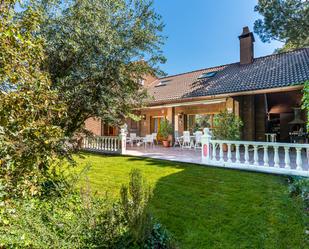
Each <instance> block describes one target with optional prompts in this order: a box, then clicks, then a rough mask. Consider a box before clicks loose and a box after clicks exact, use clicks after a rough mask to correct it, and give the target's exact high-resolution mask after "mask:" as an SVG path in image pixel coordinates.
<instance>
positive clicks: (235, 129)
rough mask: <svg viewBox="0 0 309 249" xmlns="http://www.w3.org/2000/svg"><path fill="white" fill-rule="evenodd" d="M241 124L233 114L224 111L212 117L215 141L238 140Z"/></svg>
mask: <svg viewBox="0 0 309 249" xmlns="http://www.w3.org/2000/svg"><path fill="white" fill-rule="evenodd" d="M242 126H243V122H242V121H241V119H240V118H239V117H237V116H236V115H235V114H234V113H230V112H228V111H227V110H224V111H222V112H220V113H218V114H216V115H215V116H214V128H213V134H214V137H215V138H216V139H222V140H239V139H240V132H241V131H240V129H241V127H242Z"/></svg>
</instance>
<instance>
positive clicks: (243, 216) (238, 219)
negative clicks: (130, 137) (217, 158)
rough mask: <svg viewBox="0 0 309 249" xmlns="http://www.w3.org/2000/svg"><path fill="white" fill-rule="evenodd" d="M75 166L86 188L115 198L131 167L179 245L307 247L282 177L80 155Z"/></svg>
mask: <svg viewBox="0 0 309 249" xmlns="http://www.w3.org/2000/svg"><path fill="white" fill-rule="evenodd" d="M83 156H84V158H77V161H78V163H79V168H78V169H81V168H82V167H84V166H85V165H87V164H91V169H90V171H89V172H88V173H87V174H88V176H89V181H90V184H91V187H92V190H95V191H97V192H98V194H101V195H104V194H105V193H107V194H108V195H109V196H110V197H112V198H117V197H118V196H119V188H120V186H121V185H122V184H123V183H127V182H128V174H129V172H130V170H131V169H133V168H137V169H140V170H141V171H142V173H143V176H144V177H145V178H146V180H147V182H148V184H150V185H151V186H152V188H153V193H154V196H153V199H152V201H151V204H150V209H151V211H152V213H153V214H154V216H155V217H156V218H158V219H159V221H160V222H161V223H162V224H163V225H164V226H165V227H167V228H168V230H169V231H170V232H171V233H172V234H173V235H174V237H175V238H176V240H177V241H178V242H179V246H180V248H194V249H199V248H203V249H204V248H205V249H206V248H216V249H220V248H222V249H223V248H224V249H233V248H235V249H236V248H237V249H241V248H250V249H251V248H253V249H258V248H261V249H268V248H269V249H272V248H273V249H281V248H287V249H288V248H289V249H301V248H309V245H308V244H306V237H305V234H304V229H305V228H304V223H305V217H304V215H303V212H302V206H301V205H302V203H301V201H300V200H297V199H293V198H291V197H289V195H288V193H287V182H286V178H285V177H282V176H275V175H270V174H261V173H252V172H245V171H237V170H228V169H219V168H213V167H202V166H198V165H193V164H185V163H177V162H167V161H161V160H154V159H145V158H136V157H121V156H101V155H91V154H83Z"/></svg>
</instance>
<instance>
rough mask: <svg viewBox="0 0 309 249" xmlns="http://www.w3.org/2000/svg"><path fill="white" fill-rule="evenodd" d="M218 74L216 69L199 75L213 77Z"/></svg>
mask: <svg viewBox="0 0 309 249" xmlns="http://www.w3.org/2000/svg"><path fill="white" fill-rule="evenodd" d="M216 74H217V72H216V71H214V72H208V73H203V74H201V75H200V76H199V77H198V79H205V78H211V77H214V76H215V75H216Z"/></svg>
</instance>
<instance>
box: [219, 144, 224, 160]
mask: <svg viewBox="0 0 309 249" xmlns="http://www.w3.org/2000/svg"><path fill="white" fill-rule="evenodd" d="M219 157H220V159H219V161H220V162H221V163H223V162H224V159H223V143H220V153H219Z"/></svg>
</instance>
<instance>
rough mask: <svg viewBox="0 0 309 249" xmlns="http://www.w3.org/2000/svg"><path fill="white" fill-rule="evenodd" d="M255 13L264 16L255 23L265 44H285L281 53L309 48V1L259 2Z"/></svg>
mask: <svg viewBox="0 0 309 249" xmlns="http://www.w3.org/2000/svg"><path fill="white" fill-rule="evenodd" d="M255 11H257V12H258V13H259V14H261V15H262V16H263V19H258V20H257V21H256V22H255V23H254V31H255V32H256V33H257V34H258V35H259V36H260V38H261V40H262V41H263V42H268V41H270V40H272V39H273V40H278V41H281V42H283V43H284V44H285V45H284V46H283V48H282V49H279V52H284V51H289V50H292V49H296V48H302V47H308V46H309V1H308V0H259V1H258V5H257V6H255Z"/></svg>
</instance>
